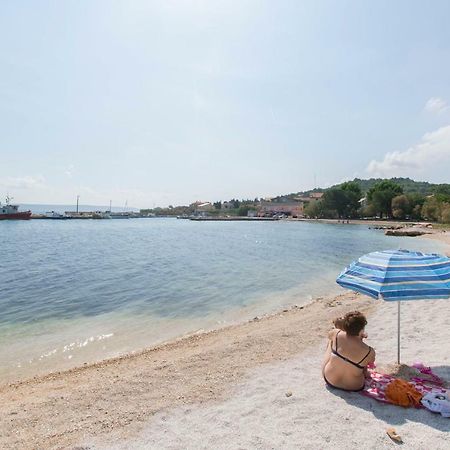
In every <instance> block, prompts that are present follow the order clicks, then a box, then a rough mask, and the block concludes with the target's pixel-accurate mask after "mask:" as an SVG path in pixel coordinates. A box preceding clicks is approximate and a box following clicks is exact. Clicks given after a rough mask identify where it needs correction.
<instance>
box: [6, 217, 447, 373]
mask: <svg viewBox="0 0 450 450" xmlns="http://www.w3.org/2000/svg"><path fill="white" fill-rule="evenodd" d="M0 231H1V252H2V258H1V262H0V286H1V288H0V382H4V381H10V380H15V379H20V378H24V377H28V376H31V375H34V374H39V373H45V372H48V371H53V370H60V369H64V368H68V367H72V366H75V365H81V364H83V363H85V362H91V361H95V360H98V359H102V358H106V357H111V356H115V355H118V354H121V353H124V352H131V351H137V350H139V349H141V348H144V347H147V346H150V345H154V344H156V343H159V342H162V341H165V340H167V339H170V338H174V337H177V336H181V335H184V334H186V333H191V332H196V331H198V330H204V329H210V328H214V327H218V326H222V325H224V324H227V323H232V322H235V321H237V320H244V319H248V318H251V317H253V316H254V315H256V314H261V313H264V312H271V311H273V310H276V309H279V308H280V307H282V306H287V305H292V304H294V303H295V304H302V303H306V302H308V301H310V300H311V299H312V298H314V297H317V296H320V295H328V294H333V293H335V292H341V290H340V289H341V288H339V287H338V286H337V285H336V283H335V282H334V280H335V278H336V276H337V275H338V274H339V272H340V271H341V270H342V269H343V267H344V266H345V265H346V264H348V263H349V262H350V261H352V260H353V259H355V258H357V257H359V256H360V255H362V254H364V253H367V252H369V251H373V250H379V249H389V248H400V247H401V248H409V249H413V250H421V251H440V250H442V247H440V245H439V244H438V243H435V242H434V241H431V240H430V241H428V240H425V239H423V240H422V239H411V238H395V237H386V236H384V234H383V233H382V232H379V231H374V230H369V229H368V227H367V226H359V225H342V224H341V225H331V224H330V225H329V224H314V223H306V222H284V221H280V222H264V223H248V222H192V221H188V220H176V219H134V220H132V219H130V220H103V221H102V220H100V221H95V220H86V221H77V220H72V221H44V220H34V221H23V222H22V221H16V222H12V221H11V222H9V221H6V222H1V223H0Z"/></svg>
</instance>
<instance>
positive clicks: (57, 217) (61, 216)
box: [44, 211, 70, 220]
mask: <svg viewBox="0 0 450 450" xmlns="http://www.w3.org/2000/svg"><path fill="white" fill-rule="evenodd" d="M44 217H45V218H46V219H52V220H67V219H70V217H69V216H66V215H64V214H60V213H59V212H56V211H47V212H46V213H45V216H44Z"/></svg>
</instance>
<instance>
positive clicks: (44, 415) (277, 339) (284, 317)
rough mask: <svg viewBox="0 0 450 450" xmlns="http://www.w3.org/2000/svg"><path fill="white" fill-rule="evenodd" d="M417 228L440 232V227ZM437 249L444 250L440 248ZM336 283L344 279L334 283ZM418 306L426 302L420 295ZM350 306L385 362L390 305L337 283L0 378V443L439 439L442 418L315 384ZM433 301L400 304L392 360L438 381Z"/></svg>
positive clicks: (443, 306) (434, 444)
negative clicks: (286, 302)
mask: <svg viewBox="0 0 450 450" xmlns="http://www.w3.org/2000/svg"><path fill="white" fill-rule="evenodd" d="M426 238H433V239H439V240H441V241H443V242H446V243H447V244H450V233H436V234H434V235H429V236H426ZM447 253H450V251H449V252H447ZM343 292H344V291H343ZM425 306H426V307H425ZM354 309H359V310H361V311H364V312H365V313H366V314H367V315H368V320H369V325H368V327H367V331H368V333H369V339H368V343H369V344H370V345H372V346H373V347H375V348H376V350H377V364H378V367H381V368H384V370H386V371H388V370H390V371H395V367H394V366H393V363H394V361H395V360H396V330H397V328H396V324H397V308H396V305H393V304H388V303H384V302H375V301H373V300H371V299H369V298H366V297H363V296H360V295H355V294H352V293H343V294H342V295H340V296H338V297H334V298H318V299H315V301H313V302H312V303H311V304H309V305H307V306H304V307H294V308H292V309H289V310H284V311H281V312H279V313H278V314H274V315H271V316H266V317H261V318H255V319H253V320H251V321H249V322H246V323H242V324H239V325H233V326H230V327H227V328H224V329H220V330H217V331H212V332H208V333H204V334H198V335H192V336H187V337H185V338H183V339H179V340H177V341H174V342H171V343H168V344H165V345H161V346H159V347H156V348H153V349H148V350H145V351H143V352H140V353H137V354H132V355H128V356H125V357H121V358H116V359H112V360H107V361H103V362H100V363H97V364H92V365H85V366H84V367H80V368H76V369H73V370H69V371H66V372H61V373H54V374H50V375H47V376H45V377H39V378H34V379H31V380H28V381H24V382H19V383H16V384H10V385H3V386H1V387H0V402H1V405H2V407H1V410H0V429H1V434H0V448H5V449H17V448H20V449H28V448H29V449H35V448H42V449H47V448H72V449H75V448H77V449H81V448H83V449H88V448H92V449H93V448H96V449H104V448H117V449H135V448H155V449H156V448H158V449H182V448H183V449H184V448H190V449H197V448H205V449H207V448H208V449H209V448H220V449H237V448H242V449H252V448H257V449H271V448H292V449H294V448H296V449H298V448H305V449H307V448H311V449H317V448H321V449H322V448H323V449H325V448H330V449H331V448H341V449H349V448H363V449H378V448H380V449H382V448H393V447H394V446H395V444H394V443H393V442H392V441H391V440H390V439H389V437H388V436H387V435H386V429H387V428H388V427H389V426H394V427H395V428H396V430H397V432H398V433H399V434H400V435H401V436H402V438H403V440H404V445H403V448H406V449H423V448H433V449H444V448H445V449H447V448H449V445H450V436H449V430H450V419H445V418H443V417H441V416H440V415H436V414H432V413H431V412H429V411H426V410H414V409H403V408H401V407H396V406H391V405H384V404H381V403H378V402H376V401H375V400H372V399H369V398H366V397H363V396H362V395H360V394H358V393H337V392H334V391H330V390H329V389H327V388H326V387H325V385H324V382H323V380H322V377H321V361H322V357H323V352H324V347H325V344H326V340H325V338H324V336H326V332H327V330H328V329H330V325H331V320H332V319H333V318H335V317H337V316H340V315H342V314H343V313H345V312H347V311H350V310H354ZM449 323H450V311H449V308H448V304H447V303H446V302H444V301H428V302H426V303H425V302H419V301H418V302H410V303H407V304H405V306H404V307H403V308H402V341H401V342H402V347H401V348H402V362H403V363H404V364H412V363H413V362H415V361H421V362H423V363H424V364H426V365H430V366H432V368H433V370H434V371H435V372H436V373H437V374H438V375H440V376H441V377H442V378H444V379H445V380H446V381H450V351H449V346H448V342H449V340H450V327H449V326H448V324H449Z"/></svg>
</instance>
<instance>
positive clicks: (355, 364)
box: [331, 330, 372, 370]
mask: <svg viewBox="0 0 450 450" xmlns="http://www.w3.org/2000/svg"><path fill="white" fill-rule="evenodd" d="M340 332H341V330H339V331H338V332H337V333H336V342H335V348H334V349H333V345H331V353H333V354H334V355H336V356H338V357H339V358H341V359H343V360H344V361H346V362H348V363H350V364H352V365H354V366H355V367H357V368H358V369H361V370H364V366H361V365H360V364H361V363H362V362H363V361H364V360H365V359H366V358H367V357H368V356H369V353H370V352H371V350H372V347H369V351H368V352H367V354H366V356H364V358H363V359H362V360H361V361H359V363H355V362H354V361H352V360H351V359H348V358H346V357H345V356H343V355H341V354H340V353H338V351H337V346H338V341H337V338H338V334H339V333H340Z"/></svg>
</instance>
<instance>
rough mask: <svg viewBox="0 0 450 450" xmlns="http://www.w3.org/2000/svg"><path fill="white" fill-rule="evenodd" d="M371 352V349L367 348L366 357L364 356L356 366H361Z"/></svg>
mask: <svg viewBox="0 0 450 450" xmlns="http://www.w3.org/2000/svg"><path fill="white" fill-rule="evenodd" d="M371 351H372V347H370V346H369V351H368V352H367V353H366V356H364V358H363V359H362V360H361V361H360V362H359V363H358V365H359V364H361V363H362V362H363V361H364V360H365V359H366V358H367V357H368V356H369V354H370V352H371Z"/></svg>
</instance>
